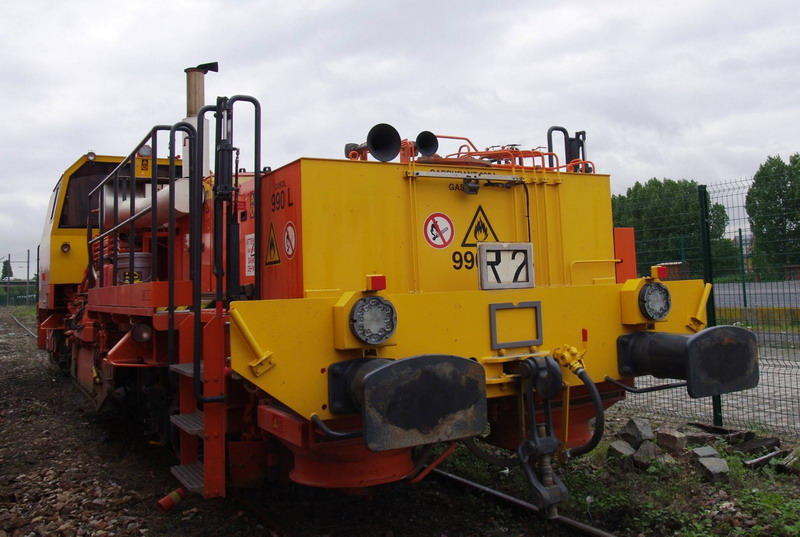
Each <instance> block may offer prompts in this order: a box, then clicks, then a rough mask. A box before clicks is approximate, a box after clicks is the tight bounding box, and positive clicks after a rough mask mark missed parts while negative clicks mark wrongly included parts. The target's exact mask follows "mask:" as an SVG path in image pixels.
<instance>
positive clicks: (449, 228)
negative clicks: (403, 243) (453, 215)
mask: <svg viewBox="0 0 800 537" xmlns="http://www.w3.org/2000/svg"><path fill="white" fill-rule="evenodd" d="M453 227H454V226H453V221H452V220H450V217H449V216H447V215H446V214H444V213H433V214H432V215H430V216H429V217H428V218H426V219H425V225H424V227H423V231H424V234H425V240H426V241H428V244H430V245H431V246H433V247H434V248H447V247H448V246H450V243H451V242H453Z"/></svg>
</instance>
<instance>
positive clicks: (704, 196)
mask: <svg viewBox="0 0 800 537" xmlns="http://www.w3.org/2000/svg"><path fill="white" fill-rule="evenodd" d="M697 197H698V201H699V202H700V247H701V249H702V250H703V280H704V281H705V282H706V283H710V284H712V285H713V283H714V270H713V267H712V266H711V233H710V229H709V228H710V225H709V219H708V189H706V185H698V186H697ZM706 316H707V317H708V326H716V325H717V312H716V309H715V308H714V289H713V287H712V289H711V294H710V295H709V297H708V303H707V304H706ZM711 403H712V406H713V413H714V425H716V426H717V427H721V426H722V398H721V397H720V396H719V395H714V396H712V397H711Z"/></svg>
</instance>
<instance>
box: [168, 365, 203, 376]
mask: <svg viewBox="0 0 800 537" xmlns="http://www.w3.org/2000/svg"><path fill="white" fill-rule="evenodd" d="M169 370H170V371H172V372H173V373H177V374H179V375H183V376H184V377H194V364H193V363H191V362H189V363H188V364H171V365H170V366H169ZM202 373H203V362H200V374H202Z"/></svg>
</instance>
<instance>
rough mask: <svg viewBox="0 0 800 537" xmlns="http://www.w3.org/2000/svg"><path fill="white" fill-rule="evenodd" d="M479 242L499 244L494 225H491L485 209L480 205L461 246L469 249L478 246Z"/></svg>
mask: <svg viewBox="0 0 800 537" xmlns="http://www.w3.org/2000/svg"><path fill="white" fill-rule="evenodd" d="M479 242H499V241H498V240H497V235H496V234H495V232H494V228H493V227H492V224H491V223H489V217H488V216H486V213H485V212H484V210H483V207H481V206H480V205H478V210H477V211H475V216H473V217H472V222H470V224H469V228H467V233H466V234H465V235H464V240H463V241H461V246H462V247H464V248H468V247H470V246H477V245H478V243H479Z"/></svg>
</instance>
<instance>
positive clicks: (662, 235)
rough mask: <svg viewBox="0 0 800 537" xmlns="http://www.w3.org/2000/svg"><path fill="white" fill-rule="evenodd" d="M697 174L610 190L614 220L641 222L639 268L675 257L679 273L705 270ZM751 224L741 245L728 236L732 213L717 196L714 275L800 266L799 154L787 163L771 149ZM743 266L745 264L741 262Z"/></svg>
mask: <svg viewBox="0 0 800 537" xmlns="http://www.w3.org/2000/svg"><path fill="white" fill-rule="evenodd" d="M698 186H699V184H698V183H697V181H691V180H686V179H680V180H673V179H656V178H652V179H650V180H648V181H646V182H644V183H642V182H638V181H637V182H636V183H635V184H634V185H633V186H632V187H630V188H628V189H627V191H626V192H625V194H619V195H614V196H612V200H611V201H612V209H613V218H614V225H615V226H617V227H633V228H635V229H636V246H637V262H638V270H639V273H640V274H647V273H649V267H650V266H652V265H656V264H661V263H669V262H672V263H675V264H676V265H675V266H676V267H678V270H679V277H682V278H689V277H692V278H694V277H701V276H702V273H703V263H702V259H703V255H702V244H701V233H700V201H699V199H700V198H699V195H698ZM744 207H745V209H746V211H747V219H748V223H749V227H750V229H749V231H747V230H745V232H744V233H743V239H744V241H743V244H740V243H739V242H738V239H737V240H734V239H731V238H728V237H726V233H727V234H728V235H731V233H730V232H731V230H729V229H728V225H729V223H730V218H729V216H728V213H727V210H726V208H725V206H724V205H723V204H721V203H719V202H717V201H714V200H713V199H712V200H711V203H710V206H709V208H708V210H709V213H708V218H709V237H710V242H711V255H712V260H713V261H712V265H713V269H714V273H715V274H717V275H718V274H723V275H724V274H736V273H738V272H740V271H742V270H743V269H744V271H745V272H746V273H747V275H748V277H755V278H757V279H761V280H767V279H783V277H784V274H785V271H786V270H788V269H787V267H789V268H791V267H792V266H794V265H800V154H797V153H795V154H794V155H792V156H791V157H790V158H789V161H788V162H785V161H783V159H781V157H780V156H774V157H773V156H770V157H768V158H767V160H766V161H765V162H764V163H763V164H761V166H760V167H759V169H758V171H757V172H756V173H755V175H754V176H753V180H752V182H751V183H750V186H749V188H748V191H747V194H746V196H745V200H744ZM743 265H744V266H743Z"/></svg>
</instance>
